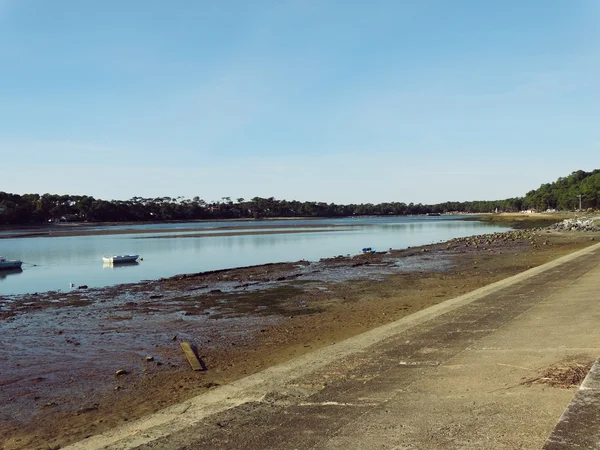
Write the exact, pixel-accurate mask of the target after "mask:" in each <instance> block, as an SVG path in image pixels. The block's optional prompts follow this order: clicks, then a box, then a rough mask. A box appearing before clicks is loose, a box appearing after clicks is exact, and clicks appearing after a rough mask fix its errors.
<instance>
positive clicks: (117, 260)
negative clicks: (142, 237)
mask: <svg viewBox="0 0 600 450" xmlns="http://www.w3.org/2000/svg"><path fill="white" fill-rule="evenodd" d="M139 257H140V255H113V256H103V257H102V260H103V261H104V262H105V263H110V264H122V263H132V262H135V261H137V259H138V258H139Z"/></svg>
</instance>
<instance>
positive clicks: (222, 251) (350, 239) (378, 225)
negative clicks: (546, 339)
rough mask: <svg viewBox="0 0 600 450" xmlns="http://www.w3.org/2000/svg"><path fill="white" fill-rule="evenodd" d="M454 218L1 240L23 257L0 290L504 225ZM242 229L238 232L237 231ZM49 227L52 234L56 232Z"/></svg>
mask: <svg viewBox="0 0 600 450" xmlns="http://www.w3.org/2000/svg"><path fill="white" fill-rule="evenodd" d="M460 218H461V217H453V216H441V217H421V216H419V217H369V218H357V219H354V218H343V219H319V220H269V221H258V222H257V221H240V222H193V223H177V224H152V225H119V226H111V227H94V228H92V227H89V228H85V230H91V229H93V230H103V229H108V230H122V231H126V232H127V233H128V234H105V235H102V234H97V235H93V234H92V235H86V236H57V237H28V238H9V239H6V238H5V239H0V255H3V256H5V257H6V258H7V259H20V260H21V261H24V264H23V270H22V272H18V273H13V272H8V271H0V295H2V294H5V295H10V294H25V293H33V292H45V291H51V290H61V291H68V290H70V283H73V284H75V286H78V285H87V286H89V287H102V286H111V285H116V284H120V283H132V282H138V281H141V280H151V279H157V278H161V277H169V276H172V275H177V274H183V273H197V272H203V271H207V270H216V269H227V268H233V267H242V266H250V265H256V264H264V263H271V262H287V261H298V260H302V259H305V260H309V261H314V260H318V259H320V258H327V257H332V256H337V255H347V254H351V255H354V254H357V253H360V251H361V249H362V248H363V247H372V248H375V249H377V250H388V249H389V248H394V249H402V248H407V247H411V246H417V245H423V244H430V243H435V242H440V241H445V240H448V239H452V238H455V237H463V236H471V235H477V234H486V233H493V232H496V231H505V230H507V229H508V228H507V227H502V226H497V225H490V224H487V223H483V222H478V221H464V220H458V219H460ZM236 233H244V234H236ZM55 234H56V233H55ZM121 254H139V255H140V256H141V257H142V258H143V260H142V261H140V263H139V264H135V265H127V266H115V267H112V266H108V265H106V264H104V263H103V261H102V256H104V255H121Z"/></svg>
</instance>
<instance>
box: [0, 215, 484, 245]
mask: <svg viewBox="0 0 600 450" xmlns="http://www.w3.org/2000/svg"><path fill="white" fill-rule="evenodd" d="M457 215H458V214H457ZM460 216H465V218H470V219H471V220H477V219H476V216H481V215H480V214H478V215H465V214H460ZM373 217H427V215H426V214H422V215H418V216H416V215H407V216H348V217H272V218H268V219H219V220H189V221H170V222H165V221H155V222H71V223H60V224H51V225H39V226H29V227H14V228H10V227H4V228H0V239H14V238H29V237H59V236H98V235H109V234H149V233H173V232H177V233H191V232H194V231H197V232H198V234H197V235H194V237H200V236H209V234H208V233H204V231H206V232H208V231H209V230H211V229H212V228H205V227H201V226H197V227H195V226H193V225H192V226H190V227H186V228H168V227H167V228H153V229H139V228H137V229H136V228H122V227H128V226H130V227H139V226H143V225H165V226H166V225H171V224H195V223H197V224H202V223H212V222H215V223H224V224H226V223H235V222H252V225H239V226H235V225H231V226H219V227H218V229H219V230H235V231H232V232H231V233H229V234H225V233H220V232H217V233H213V234H210V236H215V235H218V236H226V235H230V236H231V235H236V234H268V233H269V232H268V231H257V232H255V233H251V232H248V231H244V230H250V229H253V230H255V229H257V228H260V229H261V230H269V229H272V228H278V229H286V228H290V231H287V232H288V233H297V232H301V231H293V229H294V228H315V227H322V226H323V225H321V224H306V223H303V224H294V223H293V222H294V221H300V220H302V221H318V220H328V219H348V218H354V219H357V220H358V219H368V218H373ZM277 220H282V221H286V222H288V223H286V224H285V225H283V224H278V225H273V224H272V223H270V222H273V221H277ZM347 225H349V224H327V225H326V226H327V227H344V226H347ZM97 227H106V228H97ZM113 227H114V228H113ZM116 227H119V228H116ZM238 230H239V232H238ZM200 232H203V233H200ZM270 233H277V232H275V231H272V232H270ZM181 237H184V236H183V235H181ZM188 237H191V236H188Z"/></svg>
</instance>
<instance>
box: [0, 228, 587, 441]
mask: <svg viewBox="0 0 600 450" xmlns="http://www.w3.org/2000/svg"><path fill="white" fill-rule="evenodd" d="M170 231H172V230H170ZM178 231H179V230H178ZM592 237H595V239H596V240H598V236H597V235H594V234H590V233H587V234H584V233H581V234H580V233H571V234H561V233H555V232H547V231H545V230H536V231H514V232H507V233H497V234H494V235H486V236H478V237H472V238H461V239H454V240H452V241H450V242H448V243H443V244H435V245H430V246H423V247H417V248H410V249H407V250H401V251H391V252H382V253H376V254H366V255H358V256H354V257H337V258H330V259H326V260H322V261H319V262H311V263H309V262H307V261H298V262H295V263H287V264H269V265H262V266H255V267H249V268H241V269H231V270H222V271H215V272H207V273H202V274H191V275H180V276H175V277H171V278H167V279H161V280H154V281H147V282H141V283H136V284H129V285H120V286H115V287H109V288H102V289H93V290H86V291H73V292H70V293H58V292H57V293H46V294H43V295H20V296H4V297H2V296H0V323H1V324H2V335H1V336H0V340H1V341H2V342H1V344H2V348H3V351H2V353H1V354H0V365H1V367H2V371H0V386H1V387H2V389H1V390H0V436H1V437H0V448H4V449H6V450H8V449H21V448H36V447H42V448H45V447H48V446H49V447H50V448H52V447H54V448H57V446H58V445H61V446H62V445H65V444H67V443H70V442H73V441H76V440H79V439H82V438H83V437H85V436H88V435H91V434H96V433H99V432H101V431H103V430H106V429H108V428H111V427H114V426H116V425H118V424H120V423H122V422H123V421H128V420H132V419H135V418H138V417H141V416H143V415H145V414H147V413H150V412H154V411H156V410H158V409H160V408H162V407H165V406H167V405H170V404H173V403H177V402H180V401H182V400H184V399H186V398H189V397H191V396H194V395H197V394H199V393H201V392H203V391H206V390H208V389H211V387H214V386H217V385H220V384H225V383H228V382H230V381H232V380H235V379H238V378H240V377H243V376H246V375H249V374H251V373H254V372H257V371H259V370H262V369H264V368H266V367H269V366H271V365H273V364H277V363H280V362H283V361H286V360H288V359H290V358H293V357H296V356H299V355H301V354H304V353H307V352H310V351H312V350H314V349H316V348H319V347H322V346H325V345H330V344H331V343H334V342H338V341H340V340H343V339H345V338H347V337H350V336H353V335H356V334H358V333H361V332H363V331H367V330H369V329H372V328H374V327H377V326H379V325H382V324H385V323H388V322H391V321H394V320H397V319H399V318H401V317H404V316H406V315H409V314H412V313H414V312H416V311H418V310H420V309H423V308H426V307H428V306H431V305H434V304H436V303H439V302H442V301H444V300H447V299H449V298H453V297H456V296H458V295H461V294H463V293H466V292H469V291H472V290H474V289H476V288H478V287H481V286H484V285H486V284H489V283H492V282H494V281H498V280H500V279H503V278H506V277H508V276H511V275H514V274H516V273H519V272H521V271H523V270H526V269H528V268H530V267H534V266H537V265H540V264H543V263H545V262H547V261H550V260H552V259H555V258H557V257H560V256H562V255H564V254H567V253H570V252H572V251H574V250H577V249H579V248H582V247H585V246H587V245H590V244H593V243H594V241H592V240H591V239H592ZM181 341H187V342H190V343H191V344H192V345H194V346H196V347H197V349H198V353H199V356H200V357H201V359H202V361H203V363H204V364H205V366H206V368H207V370H205V371H202V372H193V371H192V370H191V369H190V367H189V365H188V363H187V362H186V360H185V358H184V356H183V354H182V352H181V350H180V347H179V343H180V342H181ZM147 357H151V360H148V359H147ZM119 369H124V370H125V371H126V372H127V374H125V375H119V376H117V375H116V372H117V370H119Z"/></svg>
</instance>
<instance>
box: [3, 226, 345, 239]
mask: <svg viewBox="0 0 600 450" xmlns="http://www.w3.org/2000/svg"><path fill="white" fill-rule="evenodd" d="M114 225H119V224H114ZM347 226H348V225H337V224H302V225H299V224H289V225H288V224H284V225H282V224H278V225H266V224H264V223H257V224H256V225H241V226H219V227H186V228H152V229H149V228H145V229H144V228H110V227H107V228H101V229H97V228H94V227H93V226H89V227H85V226H83V225H82V226H81V227H65V226H60V225H59V226H57V227H51V228H40V229H35V230H30V229H16V230H4V233H3V234H0V239H14V238H33V237H48V238H52V237H66V236H103V235H115V234H161V233H173V235H172V236H171V235H170V236H165V237H211V236H235V235H249V234H283V233H307V232H311V231H336V230H337V229H341V228H345V227H347ZM194 232H195V233H194ZM184 233H185V234H184ZM192 233H193V234H192Z"/></svg>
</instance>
